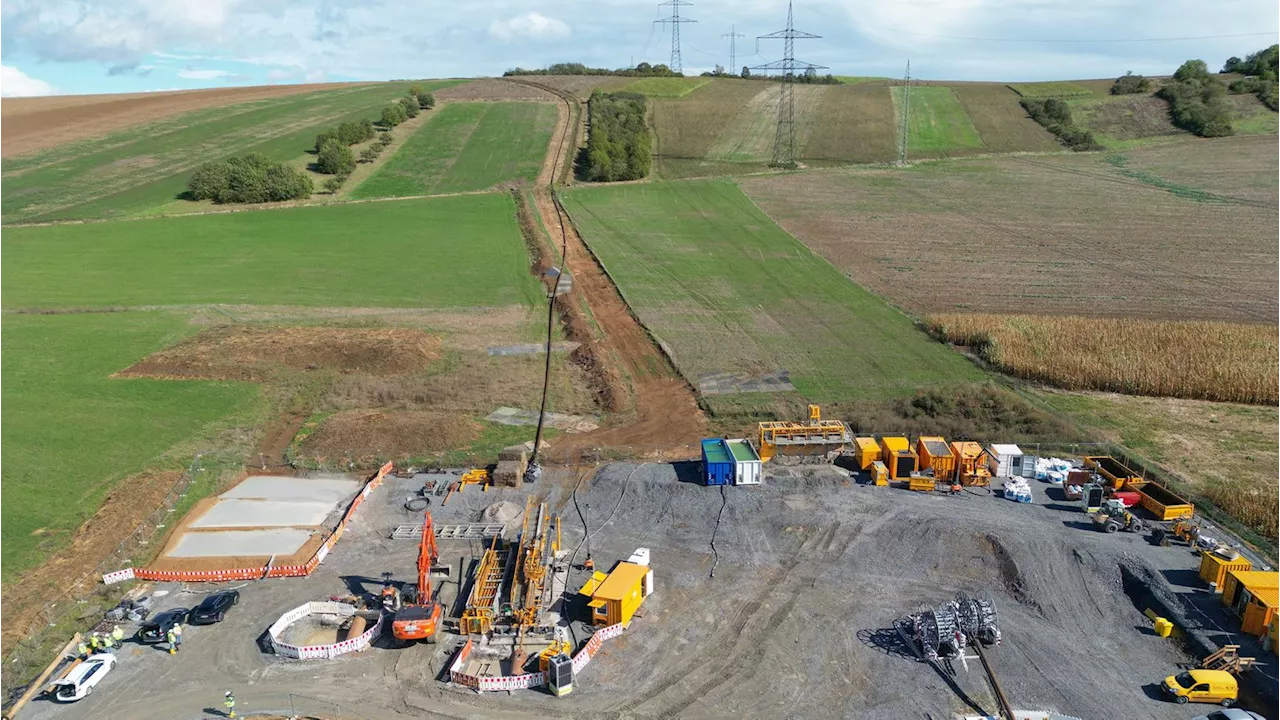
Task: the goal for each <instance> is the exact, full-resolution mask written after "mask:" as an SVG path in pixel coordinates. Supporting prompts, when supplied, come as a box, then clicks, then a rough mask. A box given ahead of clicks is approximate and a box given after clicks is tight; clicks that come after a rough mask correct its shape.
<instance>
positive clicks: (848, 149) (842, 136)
mask: <svg viewBox="0 0 1280 720" xmlns="http://www.w3.org/2000/svg"><path fill="white" fill-rule="evenodd" d="M893 118H894V111H893V100H892V98H891V97H890V94H889V88H888V87H887V86H886V85H885V83H884V82H883V81H878V80H877V79H876V78H866V81H865V82H862V83H859V84H857V85H840V86H834V87H828V89H827V93H826V95H824V96H823V99H822V107H821V108H819V109H818V120H817V122H816V123H815V124H814V127H813V130H812V131H811V133H810V134H809V141H808V142H807V143H806V144H805V146H804V155H803V158H804V162H806V163H809V164H834V163H877V162H889V161H891V160H893V159H895V158H896V157H897V150H896V148H897V131H896V129H895V128H896V125H894V119H893Z"/></svg>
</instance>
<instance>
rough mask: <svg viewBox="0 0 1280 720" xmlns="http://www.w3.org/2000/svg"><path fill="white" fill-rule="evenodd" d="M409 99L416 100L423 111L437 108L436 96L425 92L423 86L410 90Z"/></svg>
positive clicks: (416, 86) (415, 86)
mask: <svg viewBox="0 0 1280 720" xmlns="http://www.w3.org/2000/svg"><path fill="white" fill-rule="evenodd" d="M409 97H411V98H413V99H414V100H416V101H417V103H418V107H419V108H420V109H422V110H430V109H431V108H433V107H435V106H436V96H435V95H432V94H431V93H429V92H427V91H426V90H423V89H422V86H421V85H414V86H413V87H411V88H409Z"/></svg>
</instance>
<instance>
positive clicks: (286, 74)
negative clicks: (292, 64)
mask: <svg viewBox="0 0 1280 720" xmlns="http://www.w3.org/2000/svg"><path fill="white" fill-rule="evenodd" d="M296 77H298V71H297V70H286V69H284V68H276V69H275V70H271V71H270V72H268V73H267V82H269V83H278V82H283V81H285V80H292V79H294V78H296Z"/></svg>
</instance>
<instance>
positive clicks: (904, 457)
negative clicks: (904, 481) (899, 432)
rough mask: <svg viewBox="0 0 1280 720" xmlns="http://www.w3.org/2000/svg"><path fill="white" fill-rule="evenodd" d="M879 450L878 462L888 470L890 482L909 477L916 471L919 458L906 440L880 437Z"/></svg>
mask: <svg viewBox="0 0 1280 720" xmlns="http://www.w3.org/2000/svg"><path fill="white" fill-rule="evenodd" d="M880 450H881V454H880V460H881V462H883V463H884V464H885V466H886V467H888V468H889V479H890V480H898V479H901V478H907V477H910V476H911V473H913V472H915V471H916V467H917V465H916V463H917V462H918V461H919V458H918V457H917V456H916V454H915V452H913V451H912V450H911V443H910V442H908V441H907V439H906V438H904V437H881V438H880Z"/></svg>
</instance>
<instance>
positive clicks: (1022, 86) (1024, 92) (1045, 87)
mask: <svg viewBox="0 0 1280 720" xmlns="http://www.w3.org/2000/svg"><path fill="white" fill-rule="evenodd" d="M1106 82H1107V87H1108V88H1109V87H1111V81H1109V80H1108V81H1106ZM1009 89H1010V90H1013V91H1014V92H1016V93H1018V94H1019V95H1021V96H1022V97H1024V98H1037V99H1039V98H1068V97H1081V96H1085V95H1094V94H1095V91H1094V89H1092V88H1089V87H1086V86H1084V85H1081V84H1079V83H1076V82H1071V81H1063V82H1039V83H1014V84H1012V85H1009Z"/></svg>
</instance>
